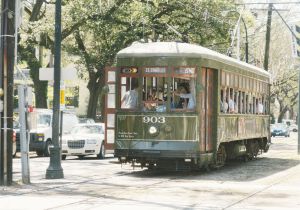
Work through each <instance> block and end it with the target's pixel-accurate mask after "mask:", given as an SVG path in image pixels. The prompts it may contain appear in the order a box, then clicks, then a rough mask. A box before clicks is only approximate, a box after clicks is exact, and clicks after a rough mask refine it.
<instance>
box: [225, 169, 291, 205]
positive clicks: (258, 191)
mask: <svg viewBox="0 0 300 210" xmlns="http://www.w3.org/2000/svg"><path fill="white" fill-rule="evenodd" d="M295 174H296V172H294V173H290V174H287V175H285V176H283V177H281V178H280V179H279V180H276V181H274V182H273V183H271V184H269V185H268V186H266V187H264V188H262V189H260V190H257V191H256V192H254V193H251V194H250V195H248V196H246V197H244V198H242V199H239V200H238V201H235V202H233V203H232V204H230V205H228V206H226V207H225V208H222V210H225V209H228V208H230V207H233V206H235V205H236V204H239V203H242V202H243V201H245V200H247V199H249V198H252V197H254V196H255V195H257V194H259V193H261V192H264V191H266V190H267V189H270V188H271V187H273V186H275V185H277V184H279V183H281V182H283V181H285V180H286V179H287V178H288V177H290V176H293V175H295Z"/></svg>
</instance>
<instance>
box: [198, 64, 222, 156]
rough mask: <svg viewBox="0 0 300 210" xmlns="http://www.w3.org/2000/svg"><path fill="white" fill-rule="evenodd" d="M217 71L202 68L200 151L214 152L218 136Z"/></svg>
mask: <svg viewBox="0 0 300 210" xmlns="http://www.w3.org/2000/svg"><path fill="white" fill-rule="evenodd" d="M217 73H218V72H217V71H216V70H214V69H209V68H202V72H201V85H202V87H203V91H202V93H201V94H200V98H201V99H200V100H201V123H200V124H201V128H200V134H201V139H200V151H201V152H212V151H213V141H214V139H215V138H216V137H215V136H216V132H213V131H214V130H216V129H217V128H216V127H214V126H216V113H217V108H218V107H217V105H218V104H219V103H217V79H218V77H217Z"/></svg>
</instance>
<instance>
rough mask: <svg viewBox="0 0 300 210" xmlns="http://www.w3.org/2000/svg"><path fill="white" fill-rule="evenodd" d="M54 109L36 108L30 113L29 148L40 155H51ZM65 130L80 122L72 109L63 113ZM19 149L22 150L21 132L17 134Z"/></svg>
mask: <svg viewBox="0 0 300 210" xmlns="http://www.w3.org/2000/svg"><path fill="white" fill-rule="evenodd" d="M52 120H53V115H52V110H50V109H34V111H33V112H31V113H29V120H28V121H29V130H30V143H29V150H30V151H36V153H37V155H38V156H46V157H47V156H49V154H50V149H49V148H50V145H51V144H52ZM62 124H63V126H62V128H63V132H65V131H70V130H71V129H72V128H73V126H75V125H77V124H78V117H77V116H76V115H75V113H73V112H71V111H67V110H66V111H64V113H63V123H62ZM16 141H17V150H18V151H20V133H19V132H17V135H16Z"/></svg>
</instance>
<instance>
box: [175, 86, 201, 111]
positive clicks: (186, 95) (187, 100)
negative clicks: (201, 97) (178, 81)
mask: <svg viewBox="0 0 300 210" xmlns="http://www.w3.org/2000/svg"><path fill="white" fill-rule="evenodd" d="M178 90H179V93H177V92H174V94H175V95H177V96H179V97H180V99H179V106H177V107H178V108H179V107H181V106H182V108H184V109H195V106H196V103H195V97H194V96H193V94H192V93H191V92H190V90H189V88H187V87H186V86H181V87H180V88H178Z"/></svg>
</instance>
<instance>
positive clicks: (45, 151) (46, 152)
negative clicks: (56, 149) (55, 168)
mask: <svg viewBox="0 0 300 210" xmlns="http://www.w3.org/2000/svg"><path fill="white" fill-rule="evenodd" d="M50 146H51V141H47V142H46V145H45V149H44V156H45V157H49V156H50Z"/></svg>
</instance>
